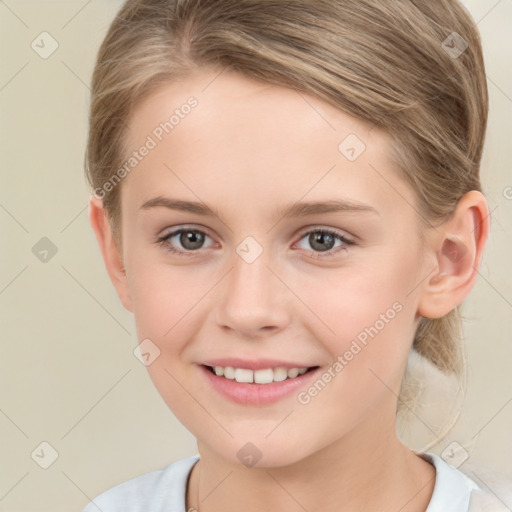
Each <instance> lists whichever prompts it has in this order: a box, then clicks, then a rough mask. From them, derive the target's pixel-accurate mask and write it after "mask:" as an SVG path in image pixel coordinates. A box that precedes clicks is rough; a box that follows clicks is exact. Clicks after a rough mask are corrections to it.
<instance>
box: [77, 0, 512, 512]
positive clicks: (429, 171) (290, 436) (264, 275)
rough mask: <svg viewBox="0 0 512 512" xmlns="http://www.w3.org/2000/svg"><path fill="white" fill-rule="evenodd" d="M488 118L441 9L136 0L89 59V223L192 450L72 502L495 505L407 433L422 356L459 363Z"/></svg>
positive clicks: (473, 58)
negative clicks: (402, 432)
mask: <svg viewBox="0 0 512 512" xmlns="http://www.w3.org/2000/svg"><path fill="white" fill-rule="evenodd" d="M487 112H488V96H487V88H486V79H485V70H484V63H483V58H482V50H481V43H480V39H479V34H478V32H477V29H476V26H475V24H474V22H473V20H472V19H471V18H470V16H469V15H468V13H467V12H466V11H465V9H464V8H463V7H462V6H461V5H460V4H459V3H458V2H457V1H455V0H437V1H436V2H431V1H430V0H414V1H401V0H393V1H389V2H376V1H374V0H357V1H355V0H354V1H351V0H316V1H313V0H280V1H279V2H276V1H271V0H268V1H267V0H263V1H262V0H208V1H205V0H129V1H127V2H126V3H125V4H124V5H123V7H122V8H121V10H120V12H119V13H118V15H117V17H116V18H115V20H114V21H113V23H112V25H111V26H110V29H109V31H108V34H107V36H106V38H105V40H104V42H103V44H102V46H101V49H100V51H99V55H98V59H97V63H96V67H95V70H94V76H93V83H92V102H91V113H90V132H89V141H88V147H87V155H86V163H87V175H88V177H89V181H90V183H91V185H92V188H93V190H94V194H93V196H92V198H91V201H90V221H91V224H92V227H93V229H94V231H95V234H96V237H97V240H98V243H99V246H100V249H101V251H102V255H103V258H104V261H105V265H106V268H107V270H108V272H109V275H110V278H111V280H112V282H113V284H114V286H115V288H116V290H117V293H118V295H119V297H120V299H121V301H122V303H123V305H124V306H125V307H126V308H127V309H128V310H129V311H131V312H133V314H134V317H135V322H136V328H137V335H138V339H139V340H140V351H139V354H138V356H139V358H140V359H141V361H142V362H143V363H144V364H145V365H146V366H147V368H148V371H149V374H150V376H151V379H152V380H153V382H154V384H155V386H156V388H157V389H158V391H159V393H160V394H161V396H162V398H163V399H164V401H165V402H166V404H167V405H168V406H169V408H170V409H171V410H172V411H173V413H174V414H175V415H176V416H177V418H179V420H180V421H181V422H182V423H183V424H184V425H185V426H186V428H187V429H189V430H190V432H192V434H193V435H194V436H195V437H196V438H197V446H198V452H199V453H198V455H195V456H193V457H190V458H188V459H184V460H180V461H178V462H174V463H172V464H170V465H169V466H168V467H167V468H165V469H163V470H160V471H155V472H152V473H149V474H146V475H143V476H140V477H138V478H135V479H133V480H130V481H128V482H125V483H123V484H120V485H118V486H116V487H114V488H113V489H111V490H109V491H106V492H105V493H104V494H102V495H101V496H99V497H98V498H96V499H95V500H93V502H91V503H90V505H88V506H87V507H86V508H85V512H92V511H93V510H102V511H103V512H107V511H108V512H111V511H124V512H125V511H128V510H129V511H130V512H131V511H146V512H147V511H157V510H162V511H163V510H166V511H171V510H172V511H184V510H187V511H191V510H197V511H201V512H210V511H221V510H222V511H223V512H230V511H234V510H241V509H243V510H245V511H248V512H251V511H261V510H286V511H290V512H293V511H302V510H307V511H317V510H322V511H324V512H325V511H328V512H330V511H340V510H343V511H344V512H352V511H376V510H379V511H380V510H386V511H397V512H398V511H401V512H425V511H427V512H449V511H457V512H463V511H467V510H470V509H471V510H481V509H482V507H483V506H492V507H494V508H492V510H500V507H503V504H502V503H501V502H500V501H499V500H497V499H496V498H495V497H494V496H493V495H492V494H490V493H488V492H487V493H486V492H484V491H483V489H481V488H480V487H479V485H477V483H476V482H475V481H474V480H472V479H470V478H469V477H468V476H466V475H465V474H464V473H462V472H461V471H460V470H457V469H455V468H454V467H453V466H450V465H449V464H448V463H447V462H446V461H445V460H443V459H442V458H441V457H438V456H436V455H434V454H432V453H429V452H426V451H422V452H415V451H413V450H411V449H410V448H408V447H407V446H405V444H403V443H402V442H401V441H400V440H399V439H398V437H397V433H396V422H397V413H401V412H403V411H404V410H407V409H408V408H409V407H410V404H411V403H413V402H414V400H415V399H416V398H417V397H416V396H415V395H414V392H413V389H412V388H411V384H410V382H411V381H410V379H409V378H404V375H405V373H406V369H407V363H408V360H409V358H410V357H411V354H414V355H417V354H419V355H421V356H422V358H424V359H426V360H427V361H430V362H431V363H432V364H433V365H435V367H437V368H438V369H439V370H441V371H442V372H444V373H445V374H448V375H450V374H453V375H455V376H457V377H459V378H461V379H462V377H463V375H464V354H463V349H462V346H461V342H460V332H459V331H460V319H459V315H458V307H459V305H460V304H461V303H462V301H463V300H464V298H465V297H466V296H467V295H468V294H469V292H470V291H471V289H472V288H473V286H474V284H475V280H476V278H477V269H478V266H479V264H480V261H481V258H482V253H483V250H484V245H485V242H486V239H487V236H488V231H489V214H488V208H487V203H486V200H485V198H484V196H483V194H482V192H481V186H480V181H479V166H480V160H481V155H482V148H483V143H484V136H485V130H486V123H487ZM489 510H491V508H489ZM504 510H506V509H504Z"/></svg>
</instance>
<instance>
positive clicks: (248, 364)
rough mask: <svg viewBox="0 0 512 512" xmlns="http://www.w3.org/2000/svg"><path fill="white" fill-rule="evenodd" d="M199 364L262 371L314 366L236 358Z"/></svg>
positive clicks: (271, 360) (273, 360)
mask: <svg viewBox="0 0 512 512" xmlns="http://www.w3.org/2000/svg"><path fill="white" fill-rule="evenodd" d="M201 364H203V365H205V366H212V367H214V366H222V367H224V368H225V367H227V366H231V367H232V368H245V369H247V370H264V369H266V368H277V367H279V366H280V367H283V368H311V367H312V366H314V365H308V364H302V363H290V362H288V361H279V360H277V359H253V360H248V359H240V358H236V357H230V358H224V359H210V360H209V361H204V362H202V363H201Z"/></svg>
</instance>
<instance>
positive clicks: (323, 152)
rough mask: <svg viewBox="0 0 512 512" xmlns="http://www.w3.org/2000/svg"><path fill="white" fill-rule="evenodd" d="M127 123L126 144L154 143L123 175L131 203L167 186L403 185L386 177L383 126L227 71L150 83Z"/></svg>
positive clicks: (221, 194) (356, 191) (378, 194)
mask: <svg viewBox="0 0 512 512" xmlns="http://www.w3.org/2000/svg"><path fill="white" fill-rule="evenodd" d="M191 98H193V101H191ZM190 105H194V106H193V107H191V106H190ZM128 125H129V131H128V137H127V141H128V146H129V147H130V150H131V151H133V150H136V149H137V148H139V147H141V146H142V145H144V144H145V142H147V141H148V138H150V139H151V140H152V141H153V143H154V147H153V148H152V149H151V151H150V152H148V155H147V156H145V157H144V158H143V159H142V160H141V161H140V162H139V163H137V166H136V168H135V170H134V172H131V173H130V176H129V177H128V179H127V180H126V181H127V183H125V184H123V187H124V186H125V185H126V186H127V187H126V188H128V189H130V193H131V194H133V195H135V196H136V197H137V198H138V199H139V203H141V201H143V200H147V199H149V198H150V197H149V196H151V195H153V196H154V195H156V194H157V193H158V194H162V193H163V192H165V190H166V189H167V190H174V191H176V190H177V189H179V191H180V194H181V195H183V194H184V195H186V196H187V198H189V199H197V197H195V198H194V197H193V196H194V192H197V194H196V195H198V194H199V192H201V194H202V196H203V197H204V196H210V198H212V196H215V200H216V201H217V202H218V201H219V200H222V199H223V198H228V196H229V193H230V190H231V192H232V193H234V194H237V195H238V196H239V197H244V196H245V197H247V196H248V195H252V196H254V195H258V196H259V197H263V196H265V197H267V198H268V200H270V199H272V198H273V199H274V200H275V201H279V199H280V198H281V197H282V195H283V194H287V198H286V199H287V201H285V202H289V200H293V199H294V198H295V199H296V200H298V199H299V198H300V197H301V196H303V195H304V194H308V198H307V199H310V200H315V199H319V198H321V197H325V194H326V193H330V196H331V197H332V196H333V191H334V192H336V191H338V192H339V193H340V195H343V196H344V197H345V198H351V197H353V198H355V199H357V200H361V201H366V202H370V203H372V202H373V203H374V204H375V203H377V204H378V203H382V202H385V201H386V198H387V199H388V200H389V201H391V202H393V201H394V202H395V203H396V198H397V196H396V191H395V192H393V191H392V187H393V186H396V187H399V188H400V187H404V185H405V184H404V183H394V182H396V181H397V180H398V181H400V180H399V176H398V173H396V172H395V170H394V169H393V168H392V164H391V162H390V161H389V145H390V142H391V139H390V137H389V136H388V134H386V133H385V132H383V131H381V130H379V129H377V128H375V127H373V126H372V125H371V124H370V123H367V122H365V121H362V120H360V119H356V118H354V117H352V116H350V115H348V114H346V113H344V112H342V111H341V110H339V109H336V108H335V107H333V106H331V105H329V104H327V103H326V102H324V101H322V100H320V99H319V98H317V97H314V96H311V95H308V94H305V93H303V92H299V91H295V90H292V89H289V88H286V87H282V86H277V85H273V84H269V83H264V82H259V81H254V80H252V79H250V78H248V77H245V76H243V75H241V74H238V73H235V72H233V71H229V70H224V71H222V72H219V71H213V70H209V71H205V70H203V71H196V72H194V73H193V74H191V75H189V76H187V77H184V78H181V79H179V80H176V81H174V82H172V83H169V84H165V85H163V86H161V87H159V88H158V89H157V90H155V91H153V92H152V94H150V95H149V96H147V97H146V98H145V99H144V100H143V101H141V102H140V103H139V104H138V105H137V106H136V108H135V109H134V111H133V112H132V115H131V116H130V118H129V120H128ZM390 180H391V182H393V183H391V182H390ZM191 187H192V190H191ZM212 192H213V194H212ZM402 192H403V193H405V194H407V191H406V190H403V191H402ZM123 195H124V193H123ZM315 195H317V196H318V197H315ZM393 195H394V197H391V196H393Z"/></svg>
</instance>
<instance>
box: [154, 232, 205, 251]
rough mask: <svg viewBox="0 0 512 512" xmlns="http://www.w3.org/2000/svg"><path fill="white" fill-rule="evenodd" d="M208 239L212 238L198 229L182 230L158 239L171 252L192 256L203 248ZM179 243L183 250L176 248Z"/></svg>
mask: <svg viewBox="0 0 512 512" xmlns="http://www.w3.org/2000/svg"><path fill="white" fill-rule="evenodd" d="M206 238H210V237H209V236H208V235H207V234H206V233H204V232H203V231H199V230H198V229H191V228H180V229H176V230H174V231H171V232H170V233H168V234H166V235H164V236H162V237H160V238H158V242H159V243H160V244H161V245H162V246H163V247H164V248H165V249H166V250H168V251H169V252H172V253H177V254H183V255H186V256H192V255H193V254H191V253H193V252H197V250H198V249H201V248H202V246H203V244H204V241H205V239H206ZM173 239H175V240H173ZM178 243H179V244H180V245H181V248H180V247H178V248H176V244H178Z"/></svg>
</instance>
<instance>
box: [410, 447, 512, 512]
mask: <svg viewBox="0 0 512 512" xmlns="http://www.w3.org/2000/svg"><path fill="white" fill-rule="evenodd" d="M418 455H420V456H421V457H423V458H425V459H426V460H428V461H429V462H430V463H431V464H433V465H434V467H435V469H436V482H435V486H434V492H433V494H432V498H431V500H430V503H429V506H428V508H427V510H426V512H477V511H482V510H489V511H490V510H492V511H493V512H502V511H503V512H505V511H509V510H510V508H508V507H509V506H511V505H512V501H510V500H512V481H511V480H508V479H507V478H506V477H503V476H499V475H497V474H496V473H492V476H491V473H490V472H489V471H487V472H486V475H487V478H486V480H487V479H489V480H490V481H491V482H493V483H494V484H495V485H494V488H492V487H491V486H489V485H488V484H489V482H484V481H483V480H482V478H480V476H479V474H477V473H478V472H477V471H475V470H476V468H473V470H471V471H470V470H469V469H468V471H467V472H466V471H462V470H460V469H457V468H455V467H453V466H451V465H450V464H448V463H447V462H445V461H444V460H443V459H442V458H441V457H439V456H438V455H435V454H433V453H422V454H418ZM481 472H482V471H480V473H481ZM498 484H499V485H498Z"/></svg>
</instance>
